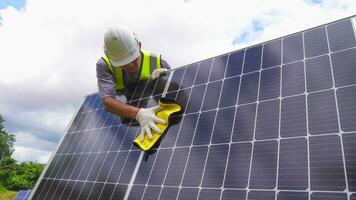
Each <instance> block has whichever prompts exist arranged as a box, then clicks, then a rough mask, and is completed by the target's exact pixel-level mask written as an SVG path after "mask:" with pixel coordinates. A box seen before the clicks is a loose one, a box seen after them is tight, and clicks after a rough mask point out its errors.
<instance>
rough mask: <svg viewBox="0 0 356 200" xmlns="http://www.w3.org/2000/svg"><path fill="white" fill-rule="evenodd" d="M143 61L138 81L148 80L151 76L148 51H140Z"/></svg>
mask: <svg viewBox="0 0 356 200" xmlns="http://www.w3.org/2000/svg"><path fill="white" fill-rule="evenodd" d="M142 53H143V61H142V68H141V75H140V80H145V79H149V78H150V76H151V66H150V63H151V53H150V52H149V51H142Z"/></svg>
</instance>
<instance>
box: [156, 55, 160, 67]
mask: <svg viewBox="0 0 356 200" xmlns="http://www.w3.org/2000/svg"><path fill="white" fill-rule="evenodd" d="M156 60H157V64H156V66H157V69H159V68H161V55H157V59H156Z"/></svg>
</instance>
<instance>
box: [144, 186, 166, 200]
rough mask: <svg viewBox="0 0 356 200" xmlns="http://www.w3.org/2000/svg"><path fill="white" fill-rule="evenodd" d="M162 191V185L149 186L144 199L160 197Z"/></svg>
mask: <svg viewBox="0 0 356 200" xmlns="http://www.w3.org/2000/svg"><path fill="white" fill-rule="evenodd" d="M160 192H161V187H157V186H147V187H146V190H145V193H144V194H143V197H142V200H149V199H152V200H153V199H158V197H159V193H160Z"/></svg>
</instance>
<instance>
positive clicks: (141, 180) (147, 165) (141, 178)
mask: <svg viewBox="0 0 356 200" xmlns="http://www.w3.org/2000/svg"><path fill="white" fill-rule="evenodd" d="M156 155H157V154H153V155H151V156H149V157H148V159H146V160H145V161H144V162H142V163H141V165H140V168H139V169H138V172H137V176H136V178H135V182H134V184H146V183H147V181H148V178H149V177H150V174H151V170H152V167H153V163H154V161H155V159H156Z"/></svg>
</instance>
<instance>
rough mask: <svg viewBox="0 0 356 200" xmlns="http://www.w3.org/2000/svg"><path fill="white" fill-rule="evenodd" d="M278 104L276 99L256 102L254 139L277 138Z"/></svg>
mask: <svg viewBox="0 0 356 200" xmlns="http://www.w3.org/2000/svg"><path fill="white" fill-rule="evenodd" d="M279 104H280V101H279V100H278V99H277V100H272V101H265V102H262V103H259V104H258V109H257V123H256V133H255V139H256V140H260V139H274V138H278V130H279Z"/></svg>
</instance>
